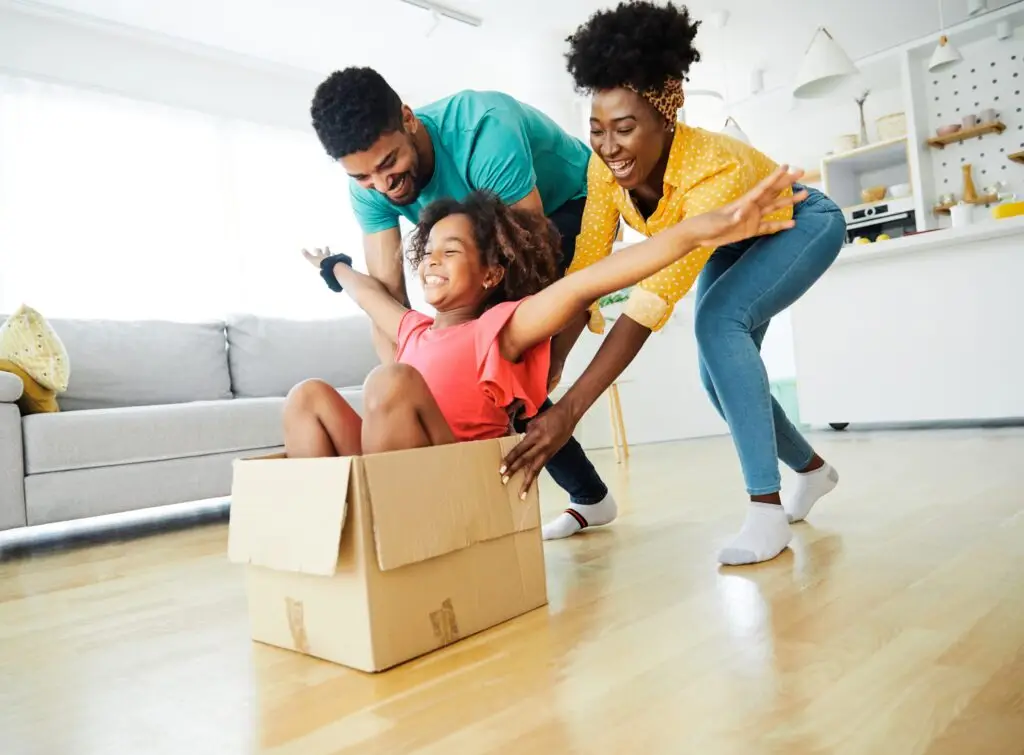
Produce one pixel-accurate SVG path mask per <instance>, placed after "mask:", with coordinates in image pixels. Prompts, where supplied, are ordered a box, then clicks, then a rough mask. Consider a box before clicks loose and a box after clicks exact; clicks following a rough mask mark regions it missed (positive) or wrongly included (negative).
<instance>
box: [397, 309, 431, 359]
mask: <svg viewBox="0 0 1024 755" xmlns="http://www.w3.org/2000/svg"><path fill="white" fill-rule="evenodd" d="M433 322H434V321H433V320H432V319H430V318H429V317H427V316H426V315H425V314H423V313H422V312H417V311H416V310H415V309H410V310H409V311H408V312H406V313H405V314H404V315H402V319H401V321H400V322H399V323H398V339H397V343H395V361H399V360H401V358H402V353H403V352H404V351H405V347H406V346H408V345H409V339H410V338H411V337H412V335H413V334H414V333H416V332H418V331H420V330H423V329H424V328H429V327H430V326H431V324H432V323H433Z"/></svg>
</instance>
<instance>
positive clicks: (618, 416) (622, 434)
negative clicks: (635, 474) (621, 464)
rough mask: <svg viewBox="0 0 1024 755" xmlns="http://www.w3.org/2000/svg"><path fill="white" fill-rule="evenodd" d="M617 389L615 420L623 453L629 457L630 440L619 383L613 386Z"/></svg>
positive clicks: (625, 456)
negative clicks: (627, 436)
mask: <svg viewBox="0 0 1024 755" xmlns="http://www.w3.org/2000/svg"><path fill="white" fill-rule="evenodd" d="M612 387H613V388H614V389H615V421H616V424H617V425H618V428H619V431H618V433H617V434H618V437H619V439H620V440H621V442H622V455H623V457H624V458H626V459H628V458H629V441H628V440H627V439H626V421H625V420H624V419H623V417H622V397H621V396H620V395H619V386H618V384H616V385H614V386H612Z"/></svg>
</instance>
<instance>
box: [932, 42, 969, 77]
mask: <svg viewBox="0 0 1024 755" xmlns="http://www.w3.org/2000/svg"><path fill="white" fill-rule="evenodd" d="M961 60H963V57H962V56H961V55H960V51H959V50H958V49H956V48H955V47H954V46H953V45H952V44H951V43H950V41H949V38H948V37H946V36H945V35H943V36H941V37H939V44H937V45H936V46H935V52H933V53H932V59H931V60H929V61H928V70H929V71H941V70H942V69H943V68H948V67H949V66H951V65H953V64H954V63H959V62H960V61H961Z"/></svg>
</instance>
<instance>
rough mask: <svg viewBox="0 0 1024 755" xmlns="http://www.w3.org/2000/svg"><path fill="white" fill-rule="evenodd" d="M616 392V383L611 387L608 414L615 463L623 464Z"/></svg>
mask: <svg viewBox="0 0 1024 755" xmlns="http://www.w3.org/2000/svg"><path fill="white" fill-rule="evenodd" d="M615 391H616V385H615V383H612V385H611V387H610V388H609V389H608V414H609V415H610V417H611V420H612V446H613V447H614V448H615V463H616V464H621V463H622V455H621V453H620V451H619V424H618V422H617V421H616V413H615Z"/></svg>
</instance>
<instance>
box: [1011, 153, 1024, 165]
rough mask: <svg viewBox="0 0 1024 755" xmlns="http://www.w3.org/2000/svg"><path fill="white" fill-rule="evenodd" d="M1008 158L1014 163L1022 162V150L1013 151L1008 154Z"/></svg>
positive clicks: (1023, 156) (1023, 158)
mask: <svg viewBox="0 0 1024 755" xmlns="http://www.w3.org/2000/svg"><path fill="white" fill-rule="evenodd" d="M1010 159H1011V160H1012V161H1013V162H1015V163H1021V164H1024V152H1014V153H1013V154H1012V155H1010Z"/></svg>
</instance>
